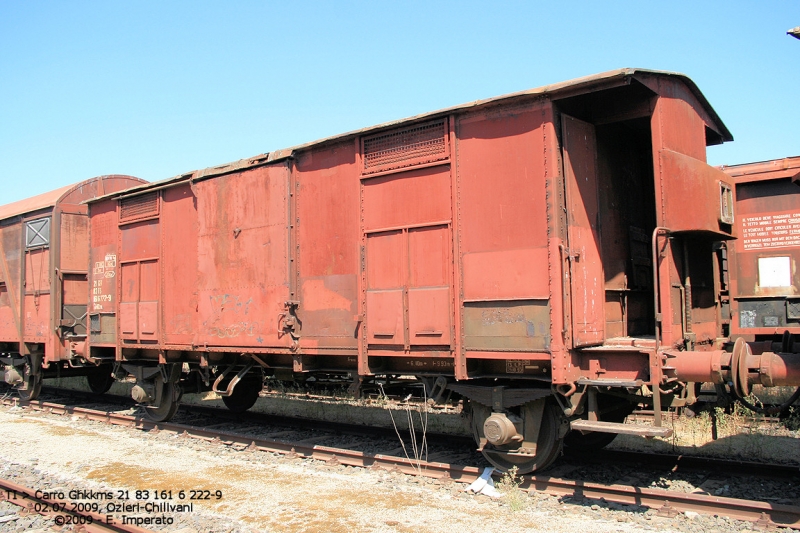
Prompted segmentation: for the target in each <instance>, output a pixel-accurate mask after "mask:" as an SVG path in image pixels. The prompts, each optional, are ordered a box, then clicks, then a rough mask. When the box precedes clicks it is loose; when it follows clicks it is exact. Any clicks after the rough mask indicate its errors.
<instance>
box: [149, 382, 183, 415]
mask: <svg viewBox="0 0 800 533" xmlns="http://www.w3.org/2000/svg"><path fill="white" fill-rule="evenodd" d="M178 399H179V392H178V386H177V385H176V384H175V383H172V382H169V381H168V382H166V383H164V390H163V391H162V393H161V405H159V406H158V407H155V406H152V405H146V406H145V408H144V411H145V413H146V414H147V418H149V419H150V420H152V421H153V422H166V421H167V420H169V419H170V418H172V417H173V416H175V413H176V412H177V411H178V405H179V402H178Z"/></svg>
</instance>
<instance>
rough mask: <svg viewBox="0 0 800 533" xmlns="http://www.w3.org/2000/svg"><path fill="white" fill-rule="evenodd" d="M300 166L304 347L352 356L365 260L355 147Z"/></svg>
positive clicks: (319, 154)
mask: <svg viewBox="0 0 800 533" xmlns="http://www.w3.org/2000/svg"><path fill="white" fill-rule="evenodd" d="M296 165H297V167H296V186H295V191H296V195H295V202H296V206H297V207H296V210H297V213H296V219H297V224H296V225H295V235H296V236H297V242H298V243H299V244H300V247H299V255H298V258H297V266H298V273H297V275H298V277H299V285H300V287H299V300H300V307H299V314H300V316H301V318H302V319H303V333H302V337H301V339H300V343H301V346H310V345H312V344H313V345H314V346H315V347H326V346H332V347H347V348H350V349H351V350H352V352H351V353H353V352H354V351H355V350H356V348H357V340H358V339H357V334H356V331H357V329H358V322H357V319H356V317H357V315H358V280H359V262H360V261H359V246H358V244H359V238H360V232H359V223H360V222H359V221H360V217H359V212H360V198H359V189H360V183H359V179H358V168H357V165H356V148H355V143H354V142H347V143H344V144H342V143H340V144H335V145H333V146H326V147H320V148H317V149H314V150H308V151H305V152H302V153H300V154H299V155H298V159H297V163H296Z"/></svg>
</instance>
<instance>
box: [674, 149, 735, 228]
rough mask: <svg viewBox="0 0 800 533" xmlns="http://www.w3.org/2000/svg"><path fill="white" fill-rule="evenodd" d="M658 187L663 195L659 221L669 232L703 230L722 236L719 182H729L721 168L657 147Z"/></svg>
mask: <svg viewBox="0 0 800 533" xmlns="http://www.w3.org/2000/svg"><path fill="white" fill-rule="evenodd" d="M658 155H659V167H660V170H661V181H662V184H661V187H662V190H663V194H664V220H663V224H664V226H666V227H667V228H669V229H670V230H671V231H673V232H676V231H696V230H705V231H710V232H714V233H720V234H722V235H725V236H726V235H728V234H729V231H726V228H725V227H723V226H721V225H720V222H719V203H720V182H723V183H730V182H731V180H730V178H729V177H728V176H727V175H726V174H725V173H724V172H722V171H721V170H719V169H717V168H714V167H712V166H709V165H707V164H706V163H705V162H703V161H701V160H699V159H695V158H693V157H690V156H687V155H683V154H680V153H678V152H673V151H671V150H661V151H660V152H659V154H658Z"/></svg>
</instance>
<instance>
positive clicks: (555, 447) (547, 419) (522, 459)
mask: <svg viewBox="0 0 800 533" xmlns="http://www.w3.org/2000/svg"><path fill="white" fill-rule="evenodd" d="M527 408H529V406H528V405H524V406H522V409H527ZM483 422H484V420H482V419H480V417H474V418H473V421H472V432H473V436H474V437H475V441H476V442H478V443H480V441H481V438H482V437H483V434H482V428H483ZM559 430H560V418H559V410H558V407H557V406H555V405H553V404H551V403H550V402H548V403H547V404H546V405H545V410H544V413H543V414H542V426H541V428H539V439H538V441H537V443H536V453H535V454H533V455H516V454H514V453H513V450H499V449H495V448H491V447H490V446H491V445H489V444H487V445H486V446H485V447H484V449H483V450H482V452H481V453H483V456H484V457H485V458H486V460H487V461H489V463H491V464H492V465H493V466H494V467H496V468H497V469H498V470H501V471H503V472H507V471H509V470H511V469H512V468H515V467H516V469H517V474H529V473H531V472H534V471H536V470H542V469H544V468H547V467H548V466H550V465H551V464H552V463H553V461H555V460H556V459H557V458H558V456H559V455H560V453H561V448H562V445H563V437H562V436H560V434H559Z"/></svg>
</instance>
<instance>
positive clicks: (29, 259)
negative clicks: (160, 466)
mask: <svg viewBox="0 0 800 533" xmlns="http://www.w3.org/2000/svg"><path fill="white" fill-rule="evenodd" d="M142 182H143V180H140V179H138V178H132V177H130V176H119V175H114V176H101V177H98V178H94V179H90V180H86V181H84V182H81V183H78V184H75V185H69V186H66V187H62V188H60V189H56V190H54V191H51V192H48V193H44V194H41V195H39V196H34V197H32V198H28V199H25V200H20V201H19V202H14V203H11V204H7V205H4V206H0V352H2V355H0V366H1V367H2V368H3V371H4V378H5V381H6V382H7V383H9V384H11V385H14V386H15V387H16V388H17V390H18V391H19V394H20V396H21V397H23V398H26V399H33V398H35V397H36V396H37V395H38V393H39V390H40V389H41V379H42V376H43V375H44V376H46V375H49V374H55V373H58V374H60V375H87V376H89V383H90V385H91V386H92V387H93V388H94V389H96V390H101V389H103V388H105V387H107V386H110V384H111V382H112V381H111V369H110V367H103V368H99V367H98V366H96V365H95V364H93V362H91V361H88V360H87V359H86V358H85V357H84V354H85V348H84V343H85V339H86V311H87V303H88V301H87V298H88V294H87V293H88V290H89V289H88V279H87V264H88V259H89V258H88V253H89V216H88V207H87V206H86V205H85V204H84V203H83V202H85V201H86V200H88V199H90V198H93V197H95V196H99V195H105V194H109V193H112V192H115V191H119V190H122V189H126V188H129V187H131V186H133V185H137V184H140V183H142ZM106 390H107V389H106Z"/></svg>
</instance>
